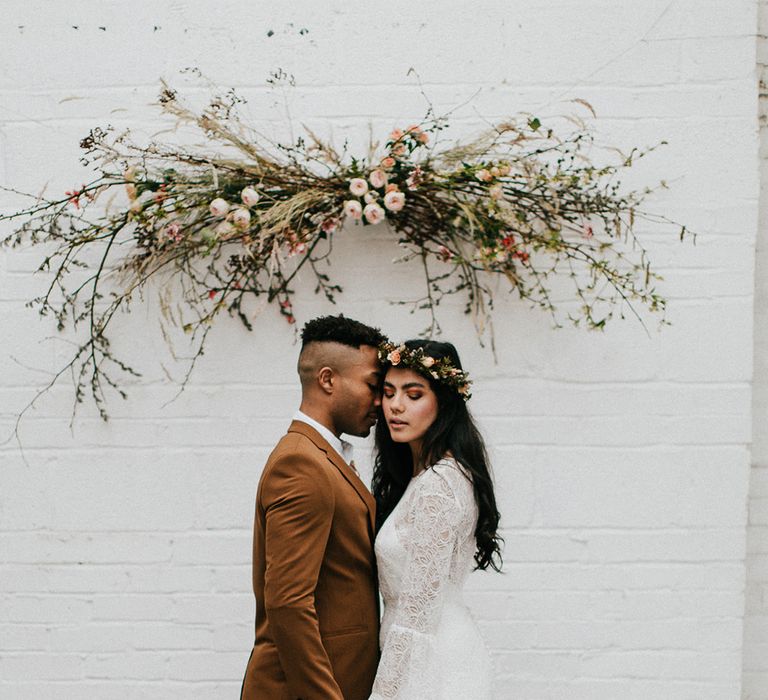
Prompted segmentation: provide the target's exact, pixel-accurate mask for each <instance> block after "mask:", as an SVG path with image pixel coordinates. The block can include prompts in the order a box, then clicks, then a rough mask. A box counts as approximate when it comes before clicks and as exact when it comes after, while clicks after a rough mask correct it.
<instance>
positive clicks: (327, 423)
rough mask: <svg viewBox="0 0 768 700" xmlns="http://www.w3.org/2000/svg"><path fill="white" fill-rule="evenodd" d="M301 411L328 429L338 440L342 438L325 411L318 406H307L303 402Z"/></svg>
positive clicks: (300, 407)
mask: <svg viewBox="0 0 768 700" xmlns="http://www.w3.org/2000/svg"><path fill="white" fill-rule="evenodd" d="M299 410H300V411H301V412H302V413H303V414H304V415H305V416H309V417H310V418H311V419H312V420H316V421H317V422H318V423H320V425H322V426H323V427H325V428H328V430H330V431H331V432H332V433H333V434H334V435H335V436H336V437H337V438H341V434H340V433H339V432H338V431H337V430H336V426H334V424H333V421H332V420H331V419H330V416H328V414H327V413H326V412H325V411H321V410H318V408H317V407H316V406H312V405H307V404H305V403H304V402H303V401H302V403H301V405H300V406H299Z"/></svg>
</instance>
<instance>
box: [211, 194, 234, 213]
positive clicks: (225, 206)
mask: <svg viewBox="0 0 768 700" xmlns="http://www.w3.org/2000/svg"><path fill="white" fill-rule="evenodd" d="M208 209H210V211H211V214H213V215H214V216H226V215H227V214H228V213H229V202H228V201H227V200H226V199H222V198H221V197H216V199H214V200H213V201H212V202H211V204H210V206H209V207H208Z"/></svg>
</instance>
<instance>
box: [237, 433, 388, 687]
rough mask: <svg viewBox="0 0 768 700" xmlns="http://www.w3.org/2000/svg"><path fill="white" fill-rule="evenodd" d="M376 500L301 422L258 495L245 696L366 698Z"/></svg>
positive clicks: (372, 651) (371, 660) (373, 656)
mask: <svg viewBox="0 0 768 700" xmlns="http://www.w3.org/2000/svg"><path fill="white" fill-rule="evenodd" d="M374 519H375V501H374V499H373V496H371V494H370V492H369V491H368V489H367V488H366V487H365V485H364V484H363V482H362V481H360V479H359V478H358V476H357V475H356V474H355V473H354V471H353V470H352V469H351V468H350V467H349V466H348V465H347V464H346V463H345V462H344V460H343V459H342V458H341V457H340V456H339V455H338V453H337V452H336V451H335V450H334V449H333V448H332V447H331V446H330V445H329V444H328V442H327V441H326V440H324V439H323V438H322V437H321V435H320V434H319V433H318V432H317V431H316V430H315V429H314V428H312V427H310V426H309V425H307V424H306V423H302V422H300V421H293V423H291V426H290V428H289V429H288V433H287V435H285V436H284V437H283V438H282V439H281V440H280V442H279V443H278V445H277V447H276V448H275V449H274V451H273V452H272V454H271V455H270V456H269V459H268V460H267V464H266V466H265V467H264V472H263V474H262V476H261V480H260V482H259V489H258V493H257V495H256V517H255V520H254V528H253V592H254V595H255V596H256V640H255V642H254V646H253V651H252V652H251V657H250V659H249V660H248V667H247V669H246V672H245V678H244V679H243V687H242V691H241V698H243V700H299V699H300V700H367V698H368V697H369V695H370V692H371V686H372V685H373V679H374V676H375V675H376V665H377V663H378V658H379V645H378V634H379V610H378V607H379V598H378V592H377V586H376V559H375V556H374V552H373V537H374V521H375V520H374Z"/></svg>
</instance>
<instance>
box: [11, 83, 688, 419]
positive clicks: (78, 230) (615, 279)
mask: <svg viewBox="0 0 768 700" xmlns="http://www.w3.org/2000/svg"><path fill="white" fill-rule="evenodd" d="M242 102H243V100H242V99H241V98H239V96H238V95H236V94H235V93H234V92H233V91H229V92H227V93H225V94H223V95H218V96H215V97H214V98H213V99H212V100H211V101H210V103H209V104H208V105H207V106H205V107H204V108H203V109H201V110H194V109H191V108H189V107H187V106H186V105H185V103H184V102H183V101H182V100H181V99H180V97H179V96H178V94H177V93H176V92H175V91H174V90H172V89H171V88H170V87H168V86H167V85H166V84H165V83H163V87H162V90H161V93H160V98H159V106H160V107H161V109H162V110H163V112H164V113H165V114H166V115H168V116H169V117H170V118H171V119H172V120H174V121H175V122H176V124H177V126H185V127H187V126H190V125H191V126H192V127H193V128H197V129H199V130H200V131H201V132H202V134H203V135H204V137H205V139H206V147H205V148H203V147H198V148H194V149H193V148H187V147H183V146H178V145H170V144H167V143H160V142H156V141H150V142H149V143H146V144H138V143H135V142H134V141H133V140H132V138H131V135H130V133H129V132H123V133H118V132H116V131H114V130H113V129H111V128H109V127H108V128H105V129H102V128H95V129H93V130H91V132H90V133H89V134H88V135H87V136H86V137H85V138H84V139H83V140H82V141H81V144H80V145H81V147H82V149H83V157H82V162H83V163H84V164H85V165H86V166H89V167H91V168H93V169H95V171H96V176H95V178H94V179H92V180H91V181H90V182H87V183H85V184H83V185H82V186H80V187H76V188H74V189H72V190H69V191H67V192H65V193H64V194H63V195H62V196H58V197H56V196H54V197H52V198H51V197H47V196H43V195H39V196H36V197H34V202H33V203H32V204H31V205H30V206H28V207H26V208H24V209H22V210H20V211H16V212H13V213H11V214H7V215H3V216H0V221H2V222H5V223H6V224H8V223H9V222H10V225H11V226H12V227H13V231H12V233H11V234H10V235H8V236H7V237H6V238H5V244H7V245H11V246H19V245H25V244H33V245H37V244H43V245H45V257H44V260H43V261H42V264H41V265H40V269H41V270H45V271H48V272H49V273H50V274H51V281H50V284H49V286H48V288H47V290H45V291H44V293H42V294H41V295H40V296H38V297H37V298H35V299H33V300H32V301H31V302H30V305H31V306H34V307H37V309H38V310H39V312H40V314H42V315H52V316H53V317H54V318H55V319H56V321H57V324H58V328H59V329H60V330H63V329H65V328H68V327H69V328H74V329H75V332H80V333H82V335H81V336H79V338H80V340H78V341H77V342H76V343H75V350H74V351H73V353H72V356H71V359H70V361H69V363H68V364H67V365H66V366H64V367H62V368H61V370H60V371H59V372H58V373H57V374H56V375H55V376H54V378H53V380H52V382H51V384H49V385H48V386H47V387H46V388H45V389H43V390H42V391H41V392H40V393H43V392H44V391H45V390H47V389H48V388H50V386H52V385H53V384H54V383H55V382H56V381H57V380H58V379H59V378H60V377H61V376H62V375H64V374H65V373H71V375H72V377H73V381H74V387H75V399H76V402H81V401H82V400H83V399H84V397H85V396H86V395H87V394H90V395H91V396H92V397H93V399H94V400H95V403H96V405H97V406H98V408H99V411H100V413H101V415H102V417H103V418H105V419H106V418H107V413H106V408H105V406H106V394H107V391H108V390H109V389H113V390H115V391H117V392H118V393H119V394H120V395H121V396H123V397H125V392H124V390H123V388H122V387H121V386H120V375H123V376H125V375H126V374H127V375H132V376H140V375H139V373H138V372H137V370H136V369H134V368H133V367H131V366H129V365H128V364H127V363H126V362H125V361H124V360H123V359H121V358H120V357H118V356H117V355H116V354H115V353H114V351H113V349H112V347H111V345H110V342H109V333H108V331H109V330H110V329H111V324H112V322H113V319H114V317H115V314H116V313H117V312H118V311H127V310H128V308H129V304H130V302H131V301H132V300H133V299H134V298H135V297H136V296H137V295H138V294H140V293H141V292H142V290H144V289H145V288H146V287H147V283H148V282H149V281H150V280H155V281H156V284H157V286H158V287H159V288H160V298H161V302H162V312H163V313H162V318H161V320H160V322H161V324H163V327H165V324H169V323H170V324H174V325H177V326H180V327H181V328H183V329H184V331H186V332H187V333H188V334H189V335H190V336H191V343H192V347H193V349H194V350H193V354H192V359H191V362H190V366H189V368H188V371H187V373H186V376H185V379H184V383H186V380H187V379H188V378H189V375H190V373H191V371H192V368H193V367H194V364H195V361H196V360H197V358H198V357H199V356H200V355H201V354H202V352H203V348H204V344H205V339H206V337H207V335H208V333H209V331H210V329H211V328H212V324H213V321H214V320H215V319H216V318H217V317H219V316H220V315H221V313H222V312H227V313H228V314H230V315H232V316H234V317H236V318H238V319H240V321H242V323H243V324H244V325H245V327H246V328H248V329H249V330H250V329H252V327H253V324H254V321H255V318H256V316H257V314H258V313H259V311H260V310H261V309H262V308H263V306H264V303H262V302H276V303H277V308H278V309H279V311H280V314H282V315H283V316H284V317H285V319H286V321H287V322H288V323H295V321H296V316H295V311H294V305H293V301H294V288H293V286H292V283H293V282H294V280H295V279H296V275H297V273H298V272H299V271H300V270H302V269H307V270H311V272H312V273H313V275H314V279H315V280H316V290H315V291H316V292H317V293H322V294H324V295H325V296H326V297H327V299H329V300H330V301H331V302H334V301H335V298H336V295H337V294H338V293H339V292H341V291H342V290H341V287H340V286H339V285H338V284H335V283H334V281H333V279H332V277H331V270H330V259H331V257H332V251H333V245H332V244H333V240H334V234H335V233H336V232H337V231H339V229H340V228H341V227H342V226H343V225H345V224H346V223H347V222H352V223H354V224H356V225H358V226H361V227H362V229H361V235H365V234H364V233H362V232H364V231H365V229H366V228H367V227H375V226H382V225H384V224H385V222H386V224H387V225H388V226H389V228H390V229H391V230H392V231H394V232H395V234H396V237H395V236H393V243H394V241H395V240H396V242H397V245H398V246H400V247H401V249H402V250H404V254H402V255H401V256H400V258H399V260H401V261H404V260H415V261H417V262H418V263H419V264H420V267H421V269H422V270H423V274H424V284H425V287H424V289H425V292H424V297H423V298H421V299H418V300H416V301H398V302H396V303H402V304H411V305H412V311H416V310H419V309H422V310H424V311H425V313H427V314H428V315H429V318H430V325H429V327H428V328H427V329H426V330H425V335H434V334H435V333H438V332H439V324H438V321H437V316H436V309H437V306H438V305H439V303H440V302H441V300H442V299H443V298H444V297H445V296H446V295H452V294H458V295H460V296H463V299H464V302H465V311H466V313H467V314H469V315H470V316H471V318H472V320H473V321H474V324H475V328H476V330H477V335H478V338H479V339H480V340H481V342H482V339H483V338H484V337H488V335H490V337H491V339H492V328H491V327H490V323H489V322H490V321H491V320H492V318H491V317H492V306H493V293H494V282H493V281H494V280H495V279H499V280H502V281H505V283H506V284H507V285H508V288H509V290H510V291H512V292H514V293H516V294H517V295H518V296H519V297H520V299H523V300H526V301H528V302H530V303H531V304H532V305H534V306H536V307H539V308H540V309H542V310H544V311H545V312H547V313H549V314H551V315H552V318H553V320H554V322H555V324H556V325H560V324H561V322H562V320H563V319H564V318H567V319H568V320H570V321H571V322H572V323H574V324H583V325H586V326H587V327H588V328H592V329H602V328H603V327H604V326H605V324H606V323H607V322H608V321H609V320H610V319H611V318H613V317H614V316H615V315H618V316H620V317H624V315H625V313H626V312H627V311H630V312H632V313H634V314H635V315H636V316H637V317H638V318H641V317H640V316H639V314H638V309H637V308H636V307H638V308H639V307H644V308H645V309H647V310H649V311H651V312H659V315H660V319H661V322H662V323H665V320H664V310H665V300H664V298H663V297H662V296H661V295H660V294H659V293H658V292H657V290H656V281H657V280H658V279H660V278H659V277H658V275H656V274H655V273H654V272H653V270H652V269H651V266H650V263H649V261H648V257H647V255H646V251H645V249H644V248H643V247H642V245H641V244H640V242H639V241H638V240H637V237H636V235H635V231H634V226H635V223H636V221H637V220H638V219H639V218H643V219H644V220H645V221H646V222H653V223H657V224H660V223H665V222H667V220H666V219H664V218H663V217H650V216H648V215H647V214H643V213H642V212H641V210H640V208H639V207H640V205H641V203H642V202H643V200H644V198H645V196H646V195H647V194H648V193H649V192H650V191H651V190H650V189H644V190H642V191H632V192H623V190H622V188H621V183H620V181H619V180H618V175H619V174H620V172H621V171H622V170H623V169H625V168H628V167H631V166H632V164H633V162H635V161H636V160H637V159H638V158H639V157H641V156H643V155H645V154H646V153H648V152H649V151H650V150H653V149H652V148H651V149H648V150H646V151H638V150H633V151H632V152H631V153H630V155H629V156H624V157H621V158H619V159H618V162H617V163H615V164H593V163H592V161H591V160H590V157H589V156H590V149H591V147H592V145H593V140H594V138H593V134H592V131H591V130H590V128H589V127H588V125H587V124H586V123H585V122H584V121H582V120H579V119H576V118H569V120H568V121H567V122H565V123H567V124H568V125H569V128H571V129H572V130H571V131H569V132H567V133H561V134H558V133H556V132H555V129H554V128H553V127H549V126H545V125H544V124H543V123H542V122H541V121H540V120H539V119H538V118H536V117H533V116H531V115H527V114H521V115H518V116H517V117H515V118H512V119H509V120H506V121H504V122H502V123H499V124H496V125H494V126H493V127H491V128H489V129H488V130H487V131H486V132H485V133H481V134H479V135H477V136H476V138H474V139H471V140H469V141H467V142H460V143H452V144H446V145H444V146H442V147H441V146H439V144H438V141H439V137H440V136H441V132H442V131H443V130H444V129H446V127H447V125H448V120H447V118H444V117H438V116H435V114H434V112H433V110H432V109H431V108H430V110H429V111H428V112H427V115H426V117H425V119H424V120H423V121H422V122H421V123H419V124H413V125H411V126H408V127H406V128H396V129H394V130H393V131H392V132H391V133H390V134H389V136H388V137H387V138H386V139H385V140H384V142H383V144H380V145H379V144H372V146H371V148H370V151H369V153H368V154H367V155H366V156H365V157H356V156H352V155H350V154H349V153H347V150H346V146H345V148H344V149H343V150H342V151H341V152H340V151H338V150H336V149H334V148H333V147H332V146H331V145H330V144H329V143H327V142H325V141H323V140H322V139H320V138H319V137H318V136H316V135H315V134H314V133H312V132H311V131H309V130H307V131H306V133H305V135H304V136H301V137H300V138H298V139H297V140H296V141H295V142H294V143H290V144H281V143H274V142H272V141H270V140H268V139H266V138H265V137H264V136H263V135H261V134H259V133H258V132H256V131H255V130H253V129H251V128H250V127H249V126H248V125H247V124H246V123H245V122H244V121H243V119H242V118H241V117H240V115H239V111H238V110H239V107H240V105H241V103H242ZM584 104H586V103H584ZM590 109H591V108H590ZM662 184H663V183H662ZM14 192H15V191H14ZM16 194H22V193H18V192H16ZM684 233H685V229H684V228H683V229H682V231H681V237H682V235H683V234H684ZM94 261H95V262H94ZM555 275H562V276H563V278H564V279H566V280H569V281H570V284H571V287H572V294H571V298H572V299H573V301H574V302H575V305H573V304H571V306H570V308H569V309H568V310H567V311H566V313H565V314H562V313H560V312H558V311H557V310H556V308H555V303H554V301H553V297H552V294H551V293H550V286H549V281H550V279H551V278H552V277H553V276H555ZM489 329H490V331H489ZM164 332H165V331H164ZM182 388H183V384H182ZM39 395H40V394H38V396H39ZM31 403H34V399H33V401H32V402H31ZM75 405H76V404H75Z"/></svg>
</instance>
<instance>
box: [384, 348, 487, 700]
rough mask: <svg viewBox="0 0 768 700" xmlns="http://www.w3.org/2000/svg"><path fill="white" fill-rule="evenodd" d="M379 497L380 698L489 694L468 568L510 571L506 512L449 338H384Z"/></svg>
mask: <svg viewBox="0 0 768 700" xmlns="http://www.w3.org/2000/svg"><path fill="white" fill-rule="evenodd" d="M379 357H380V359H381V361H382V364H383V365H384V369H385V376H384V385H383V396H382V406H381V412H382V414H383V416H382V417H381V418H380V420H379V421H378V423H377V427H376V449H377V455H376V463H375V468H374V475H373V494H374V496H375V497H376V504H377V529H378V534H377V537H376V558H377V561H378V569H379V585H380V588H381V593H382V596H383V598H384V605H385V608H384V618H383V620H382V626H381V637H380V639H381V661H380V663H379V668H378V671H377V673H376V680H375V681H374V685H373V694H372V695H371V699H372V700H384V699H387V700H389V699H392V698H396V699H397V700H427V699H429V700H453V699H454V698H455V699H456V700H459V699H461V700H467V698H471V700H487V699H488V698H490V696H491V680H492V679H491V675H492V674H491V666H490V659H489V658H488V654H487V652H486V650H485V647H484V644H483V641H482V639H481V637H480V634H479V632H478V629H477V626H476V625H475V622H474V621H473V620H472V617H471V616H470V613H469V611H468V610H467V608H466V606H465V605H464V603H463V602H462V593H461V589H462V586H463V584H464V581H465V580H466V578H467V575H468V574H469V573H470V571H471V570H472V569H473V568H475V569H487V568H488V567H489V566H490V567H492V568H493V569H495V570H496V571H499V570H500V566H501V554H500V546H499V545H500V542H501V538H500V537H499V535H498V534H497V527H498V523H499V512H498V511H497V509H496V499H495V497H494V493H493V482H492V481H491V477H490V474H489V470H488V459H487V457H486V453H485V447H484V444H483V439H482V437H481V436H480V433H479V432H478V430H477V428H476V426H475V424H474V422H473V421H472V417H471V416H470V414H469V411H468V410H467V407H466V401H467V399H469V380H468V379H467V374H466V373H465V372H464V371H463V370H462V368H461V362H460V361H459V356H458V353H457V352H456V348H455V347H454V346H453V345H451V344H450V343H438V342H435V341H424V340H409V341H407V342H405V343H404V344H403V345H400V346H399V347H398V346H395V345H392V344H389V343H388V344H384V345H382V346H381V347H380V351H379Z"/></svg>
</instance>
